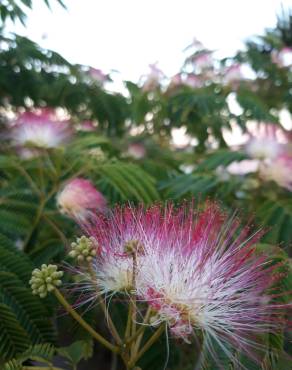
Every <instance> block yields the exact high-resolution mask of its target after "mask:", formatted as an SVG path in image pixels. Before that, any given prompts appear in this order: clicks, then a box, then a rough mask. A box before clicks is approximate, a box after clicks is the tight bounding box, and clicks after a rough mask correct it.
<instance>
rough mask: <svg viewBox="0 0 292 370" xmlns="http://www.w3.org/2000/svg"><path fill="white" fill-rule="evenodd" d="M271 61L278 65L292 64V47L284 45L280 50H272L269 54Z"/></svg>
mask: <svg viewBox="0 0 292 370" xmlns="http://www.w3.org/2000/svg"><path fill="white" fill-rule="evenodd" d="M271 58H272V62H273V63H275V64H277V65H278V66H279V67H290V66H292V48H291V47H284V48H282V49H281V50H279V51H278V50H277V51H276V50H274V51H273V52H272V54H271Z"/></svg>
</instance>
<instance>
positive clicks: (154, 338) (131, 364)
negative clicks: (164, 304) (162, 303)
mask: <svg viewBox="0 0 292 370" xmlns="http://www.w3.org/2000/svg"><path fill="white" fill-rule="evenodd" d="M164 330H165V326H164V325H161V326H160V327H159V328H158V329H157V331H156V332H155V333H154V334H153V335H152V337H150V338H149V339H148V341H147V342H146V343H145V345H144V346H143V347H142V348H141V349H140V351H139V352H138V353H137V355H135V356H134V357H133V358H132V359H131V360H130V362H129V363H128V367H129V369H132V368H133V367H134V366H135V364H136V362H137V361H138V360H139V359H140V358H141V357H142V356H143V355H144V353H145V352H146V351H147V350H148V349H149V348H150V347H151V346H152V345H153V344H154V343H155V342H156V341H157V340H158V338H159V337H160V336H161V334H162V333H163V332H164Z"/></svg>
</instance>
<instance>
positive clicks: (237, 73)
mask: <svg viewBox="0 0 292 370" xmlns="http://www.w3.org/2000/svg"><path fill="white" fill-rule="evenodd" d="M242 79H243V74H242V66H241V64H239V63H235V64H233V65H231V66H230V67H228V68H227V69H226V70H225V73H224V81H225V83H226V84H227V85H233V86H234V87H237V84H238V82H239V81H241V80H242Z"/></svg>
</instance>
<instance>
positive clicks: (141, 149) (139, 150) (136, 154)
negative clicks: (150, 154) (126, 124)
mask: <svg viewBox="0 0 292 370" xmlns="http://www.w3.org/2000/svg"><path fill="white" fill-rule="evenodd" d="M127 153H128V155H129V156H130V157H133V158H135V159H142V158H144V157H145V155H146V149H145V146H144V145H143V144H142V143H132V144H130V145H129V146H128V152H127Z"/></svg>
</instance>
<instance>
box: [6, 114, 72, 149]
mask: <svg viewBox="0 0 292 370" xmlns="http://www.w3.org/2000/svg"><path fill="white" fill-rule="evenodd" d="M71 133H72V132H71V128H70V126H69V122H68V121H60V120H58V119H57V118H56V116H54V113H53V111H52V110H49V109H41V110H38V111H36V112H25V113H22V114H20V115H19V116H18V117H17V119H16V120H15V122H14V125H13V126H12V129H11V135H10V136H11V139H12V141H13V143H14V145H15V146H16V147H18V148H25V147H34V148H56V147H60V146H62V145H64V144H65V143H66V142H67V141H68V140H69V138H70V136H71Z"/></svg>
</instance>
